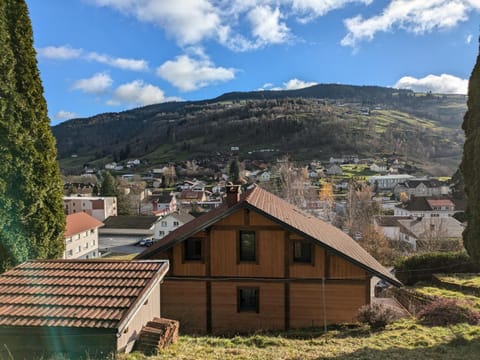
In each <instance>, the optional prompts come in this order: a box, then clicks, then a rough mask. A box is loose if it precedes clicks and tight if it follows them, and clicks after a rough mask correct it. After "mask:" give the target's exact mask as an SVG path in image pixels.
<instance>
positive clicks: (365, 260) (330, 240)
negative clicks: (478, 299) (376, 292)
mask: <svg viewBox="0 0 480 360" xmlns="http://www.w3.org/2000/svg"><path fill="white" fill-rule="evenodd" d="M137 259H169V261H170V264H171V269H170V271H169V273H168V275H167V276H166V277H165V283H164V287H163V289H162V291H163V292H162V294H163V296H162V304H161V306H162V313H163V314H164V316H167V317H170V318H173V319H177V320H180V323H181V324H182V329H183V331H185V332H212V333H220V334H226V333H238V332H248V331H255V330H259V329H261V330H274V329H289V328H301V327H311V326H323V325H324V324H333V323H343V322H353V321H356V314H357V311H358V309H359V308H360V307H361V306H363V305H365V304H369V303H370V296H371V285H370V279H371V277H372V276H378V277H380V278H382V279H384V280H386V281H388V282H390V283H392V284H394V285H401V284H400V283H399V281H398V280H397V279H396V278H395V277H393V276H392V275H391V274H390V272H389V271H388V270H386V269H385V268H384V267H383V266H382V265H381V264H379V263H378V262H377V261H376V260H375V259H374V258H373V257H372V256H371V255H369V254H368V253H367V252H366V251H365V250H364V249H363V248H362V247H360V245H358V244H357V243H356V242H355V241H354V240H353V239H352V238H350V237H349V236H348V235H346V234H345V233H343V232H342V231H341V230H339V229H337V228H335V227H333V226H331V225H329V224H327V223H325V222H323V221H321V220H319V219H317V218H315V217H313V216H311V215H309V214H307V213H304V212H302V211H301V210H299V209H298V208H296V207H295V206H293V205H291V204H289V203H287V202H286V201H284V200H282V199H280V198H278V197H277V196H275V195H273V194H271V193H269V192H267V191H266V190H263V189H262V188H260V187H258V186H254V187H253V188H252V189H250V190H248V191H247V192H246V193H244V194H240V191H239V186H228V187H227V197H226V202H224V203H223V204H222V205H221V206H219V207H217V208H216V209H213V210H211V211H210V212H208V213H206V214H204V215H202V216H200V217H198V218H196V219H194V220H192V221H190V222H188V223H187V224H185V225H184V226H182V227H179V228H178V229H176V230H175V231H173V232H171V233H170V234H168V235H167V236H166V237H165V238H163V239H162V240H160V241H158V242H157V243H155V244H154V245H152V247H150V248H148V249H147V250H145V251H144V252H143V253H141V254H139V255H138V256H137Z"/></svg>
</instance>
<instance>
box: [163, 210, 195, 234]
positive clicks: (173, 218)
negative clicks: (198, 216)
mask: <svg viewBox="0 0 480 360" xmlns="http://www.w3.org/2000/svg"><path fill="white" fill-rule="evenodd" d="M193 219H195V218H194V217H193V216H192V215H190V214H188V213H179V212H175V213H170V214H168V215H166V216H164V217H162V219H161V220H160V230H159V232H158V237H159V238H160V239H161V238H163V237H165V236H166V235H168V234H169V233H171V232H172V231H173V230H175V229H176V228H178V227H180V226H183V225H185V224H186V223H188V222H189V221H192V220H193Z"/></svg>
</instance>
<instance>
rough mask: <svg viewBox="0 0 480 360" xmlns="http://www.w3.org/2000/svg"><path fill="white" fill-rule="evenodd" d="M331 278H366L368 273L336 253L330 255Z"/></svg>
mask: <svg viewBox="0 0 480 360" xmlns="http://www.w3.org/2000/svg"><path fill="white" fill-rule="evenodd" d="M330 278H332V279H345V278H349V279H366V278H367V273H366V272H365V270H363V269H361V268H359V267H358V266H356V265H354V264H352V263H350V262H348V261H346V260H344V259H342V258H341V257H339V256H336V255H330Z"/></svg>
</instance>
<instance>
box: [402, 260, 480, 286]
mask: <svg viewBox="0 0 480 360" xmlns="http://www.w3.org/2000/svg"><path fill="white" fill-rule="evenodd" d="M478 271H479V266H478V265H475V264H474V263H473V262H472V261H471V260H470V257H469V256H468V254H467V253H465V252H433V253H424V254H418V255H413V256H411V257H408V258H403V259H400V260H399V261H397V263H396V264H395V276H396V277H397V279H399V280H400V281H401V282H403V283H404V284H405V285H413V284H415V283H416V282H418V281H431V280H432V275H433V274H436V273H446V274H451V273H471V272H478Z"/></svg>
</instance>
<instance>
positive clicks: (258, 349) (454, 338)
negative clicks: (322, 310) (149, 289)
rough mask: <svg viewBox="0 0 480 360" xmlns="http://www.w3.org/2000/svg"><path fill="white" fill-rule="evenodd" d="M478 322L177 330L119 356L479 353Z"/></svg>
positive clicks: (473, 356) (440, 355)
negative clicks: (246, 332) (155, 344)
mask: <svg viewBox="0 0 480 360" xmlns="http://www.w3.org/2000/svg"><path fill="white" fill-rule="evenodd" d="M479 358H480V326H469V325H466V324H460V325H455V326H451V327H427V326H422V325H419V324H417V323H416V322H415V320H414V319H403V320H399V321H397V322H395V323H393V324H391V325H389V326H387V329H386V330H383V331H379V332H370V331H369V329H368V328H367V327H365V326H357V327H344V328H337V329H332V330H329V331H328V332H327V333H323V332H322V330H321V329H316V330H315V329H313V330H302V331H289V332H285V333H281V334H273V335H263V334H258V335H251V336H245V337H241V336H236V337H231V338H220V337H212V336H201V337H192V336H180V338H179V341H178V342H177V343H176V344H174V345H172V346H170V347H169V348H167V349H165V350H163V351H162V352H161V353H159V354H158V355H157V356H151V357H147V356H144V355H142V354H139V353H132V354H129V355H124V356H122V357H121V359H122V360H137V359H148V360H159V359H248V360H254V359H265V360H266V359H292V360H293V359H299V360H300V359H340V360H342V359H365V360H371V359H389V360H396V359H399V360H400V359H401V360H406V359H409V360H412V359H422V360H427V359H428V360H430V359H462V360H466V359H479Z"/></svg>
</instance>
